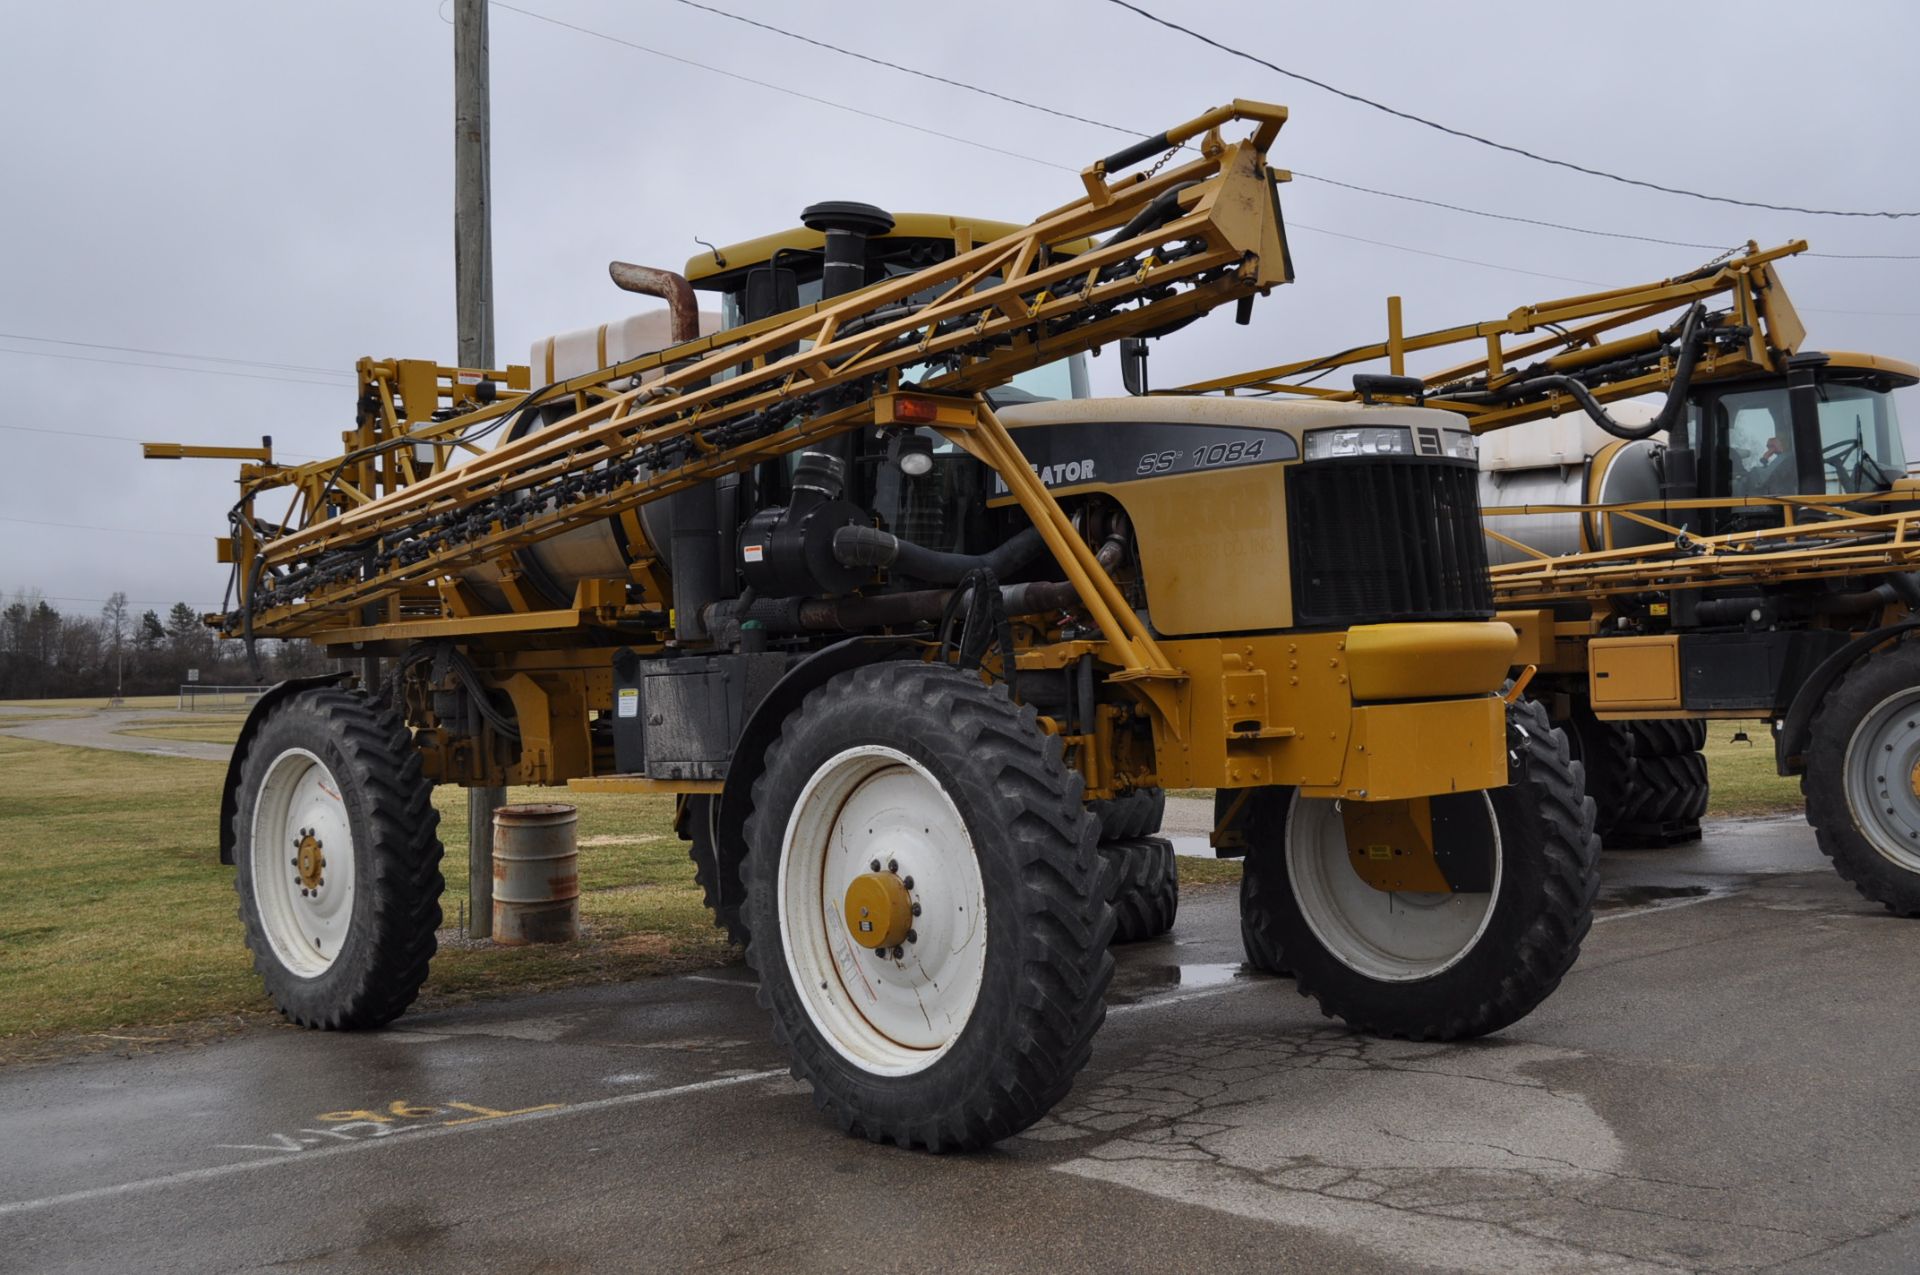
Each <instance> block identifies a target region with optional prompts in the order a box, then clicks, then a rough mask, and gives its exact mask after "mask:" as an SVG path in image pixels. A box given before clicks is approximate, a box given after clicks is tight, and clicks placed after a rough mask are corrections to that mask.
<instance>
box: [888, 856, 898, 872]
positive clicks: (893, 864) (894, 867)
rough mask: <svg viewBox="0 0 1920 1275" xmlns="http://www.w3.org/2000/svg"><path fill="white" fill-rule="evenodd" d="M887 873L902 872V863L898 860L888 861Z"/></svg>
mask: <svg viewBox="0 0 1920 1275" xmlns="http://www.w3.org/2000/svg"><path fill="white" fill-rule="evenodd" d="M887 871H889V872H898V871H900V861H899V860H898V859H888V860H887Z"/></svg>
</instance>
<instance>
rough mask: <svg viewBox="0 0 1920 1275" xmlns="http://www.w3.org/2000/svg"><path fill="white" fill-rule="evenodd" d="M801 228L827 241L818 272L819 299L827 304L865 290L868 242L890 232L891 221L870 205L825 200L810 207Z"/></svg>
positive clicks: (891, 219) (804, 213)
mask: <svg viewBox="0 0 1920 1275" xmlns="http://www.w3.org/2000/svg"><path fill="white" fill-rule="evenodd" d="M800 224H801V225H803V226H805V227H806V228H807V229H808V230H817V231H819V232H820V233H821V234H823V235H825V236H826V237H827V244H826V256H825V260H824V262H823V263H822V265H821V268H820V296H821V299H822V300H826V299H828V298H831V297H838V296H844V295H846V294H847V293H849V292H858V291H859V290H860V289H862V288H864V287H866V286H867V240H868V239H870V238H872V237H873V236H874V235H884V234H886V233H887V232H888V231H889V230H892V229H893V217H892V215H891V214H889V213H887V212H885V211H883V210H881V209H879V208H875V207H874V206H873V205H872V204H857V203H853V202H852V201H850V200H828V201H827V202H825V203H819V204H813V205H810V206H809V207H808V208H807V209H806V210H805V211H803V212H802V213H801V214H800Z"/></svg>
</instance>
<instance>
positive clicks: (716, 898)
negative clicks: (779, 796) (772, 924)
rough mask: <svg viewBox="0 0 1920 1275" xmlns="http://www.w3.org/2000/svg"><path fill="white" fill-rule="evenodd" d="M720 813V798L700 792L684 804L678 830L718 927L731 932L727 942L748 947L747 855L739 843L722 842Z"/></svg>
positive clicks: (694, 874)
mask: <svg viewBox="0 0 1920 1275" xmlns="http://www.w3.org/2000/svg"><path fill="white" fill-rule="evenodd" d="M719 817H720V799H719V798H718V797H712V796H708V795H706V794H704V793H696V794H694V795H693V796H690V797H688V798H687V799H686V801H685V802H683V803H682V804H681V807H680V811H679V818H678V819H676V820H675V821H674V831H675V832H677V833H679V834H680V839H681V840H682V841H685V842H686V843H687V857H688V858H689V859H692V860H693V879H694V881H695V883H696V884H698V885H699V887H700V896H701V900H702V901H703V902H704V903H706V905H707V912H708V913H709V914H710V915H712V917H713V924H714V926H715V928H717V929H722V930H725V931H726V932H727V942H729V943H731V944H733V945H734V946H735V947H745V946H746V945H747V922H746V918H745V916H744V915H743V909H744V905H745V903H746V899H747V887H746V883H745V882H744V881H742V880H741V879H740V865H741V864H742V863H744V862H745V861H746V857H747V855H746V851H745V850H744V849H742V848H741V847H739V846H724V847H723V846H722V845H721V844H720V836H719Z"/></svg>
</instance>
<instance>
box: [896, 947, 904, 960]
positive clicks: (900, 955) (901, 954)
mask: <svg viewBox="0 0 1920 1275" xmlns="http://www.w3.org/2000/svg"><path fill="white" fill-rule="evenodd" d="M906 954H907V949H906V948H904V947H896V948H894V949H893V959H894V960H896V961H897V960H900V959H902V958H903V957H905V956H906Z"/></svg>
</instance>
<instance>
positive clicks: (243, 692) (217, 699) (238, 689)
mask: <svg viewBox="0 0 1920 1275" xmlns="http://www.w3.org/2000/svg"><path fill="white" fill-rule="evenodd" d="M266 689H267V688H266V687H264V686H213V685H210V684H208V683H206V682H184V683H182V684H181V686H180V711H181V712H183V713H196V712H199V711H200V710H202V709H209V710H211V709H221V708H246V707H248V706H250V705H251V704H252V703H253V701H255V700H257V699H259V698H260V696H261V694H262V693H263V692H265V691H266Z"/></svg>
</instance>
